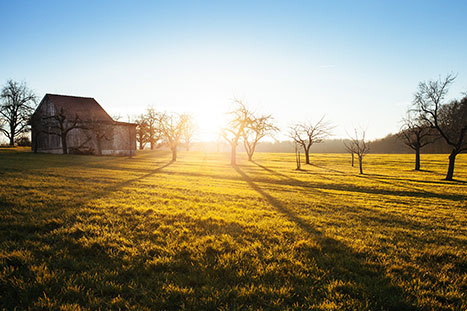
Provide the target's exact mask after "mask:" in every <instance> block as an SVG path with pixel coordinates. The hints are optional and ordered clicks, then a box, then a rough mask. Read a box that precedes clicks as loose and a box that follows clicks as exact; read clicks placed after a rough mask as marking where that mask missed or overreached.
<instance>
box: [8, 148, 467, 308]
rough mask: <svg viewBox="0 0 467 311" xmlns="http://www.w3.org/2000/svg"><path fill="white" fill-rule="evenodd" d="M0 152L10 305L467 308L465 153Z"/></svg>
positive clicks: (39, 306) (75, 306)
mask: <svg viewBox="0 0 467 311" xmlns="http://www.w3.org/2000/svg"><path fill="white" fill-rule="evenodd" d="M412 158H413V156H411V155H368V157H367V158H366V159H365V172H366V174H364V175H362V176H361V175H359V174H358V169H357V168H352V167H351V166H350V156H349V155H340V154H332V155H324V154H320V155H313V156H312V158H311V160H312V163H313V165H309V166H304V169H303V170H301V171H297V170H295V162H294V156H293V155H290V154H256V155H255V162H253V163H252V162H248V161H246V159H245V158H244V157H243V156H242V155H240V160H239V165H238V167H235V168H233V167H231V166H230V165H229V164H228V163H229V157H228V155H227V154H222V153H207V154H205V153H183V152H182V153H181V154H180V157H179V160H178V161H177V162H174V163H171V162H170V161H169V160H170V155H169V154H167V153H165V152H149V151H148V152H140V153H139V154H138V156H136V157H134V158H132V159H129V158H114V157H92V156H72V155H69V156H61V155H45V154H32V153H28V152H20V151H18V150H1V151H0V173H1V176H2V178H1V179H0V189H1V190H0V308H5V309H7V310H10V309H14V308H15V307H16V308H18V309H28V308H30V309H34V310H36V309H39V310H44V309H62V310H80V309H89V308H91V309H97V308H101V309H134V310H158V309H166V310H167V309H169V310H172V309H199V310H244V309H252V310H287V309H294V310H303V309H316V310H343V309H344V310H345V309H347V310H411V309H422V310H433V309H434V310H463V309H466V308H467V297H466V295H465V292H467V226H466V223H467V206H466V193H467V165H466V163H467V157H466V156H465V155H461V156H459V159H458V161H457V167H456V172H455V176H456V178H457V181H454V182H446V181H444V180H443V177H444V173H445V170H446V166H447V155H424V156H423V158H422V168H424V169H425V170H424V171H421V172H415V171H413V170H412V166H413V162H412V161H413V159H412Z"/></svg>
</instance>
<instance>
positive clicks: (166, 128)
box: [159, 113, 187, 161]
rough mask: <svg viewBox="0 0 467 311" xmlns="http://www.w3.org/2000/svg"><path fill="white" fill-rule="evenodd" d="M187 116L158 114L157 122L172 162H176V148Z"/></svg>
mask: <svg viewBox="0 0 467 311" xmlns="http://www.w3.org/2000/svg"><path fill="white" fill-rule="evenodd" d="M186 120H187V115H178V114H175V113H173V114H168V113H161V114H159V122H160V129H161V133H162V136H163V138H164V140H165V142H166V143H167V145H168V146H169V148H170V150H171V151H172V161H176V160H177V148H178V146H179V144H180V139H181V138H182V135H183V130H184V127H185V123H186Z"/></svg>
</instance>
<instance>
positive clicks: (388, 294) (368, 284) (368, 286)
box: [234, 166, 413, 310]
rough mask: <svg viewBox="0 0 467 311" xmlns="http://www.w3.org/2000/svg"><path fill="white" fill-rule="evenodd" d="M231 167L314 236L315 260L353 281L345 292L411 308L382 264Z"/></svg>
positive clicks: (333, 275)
mask: <svg viewBox="0 0 467 311" xmlns="http://www.w3.org/2000/svg"><path fill="white" fill-rule="evenodd" d="M234 169H235V170H236V171H237V173H238V174H239V175H240V176H241V177H242V179H243V180H244V181H245V182H246V183H248V185H249V186H250V187H251V188H252V189H253V190H255V191H256V192H258V193H259V194H260V195H261V196H263V197H264V198H265V199H266V200H267V201H268V202H269V203H270V204H271V205H272V206H273V207H274V208H276V209H277V210H278V211H279V212H280V213H282V214H283V215H284V216H286V217H287V218H288V219H289V220H291V221H292V222H294V223H295V224H297V225H298V226H299V227H300V228H301V229H302V230H303V231H305V232H306V233H307V234H308V235H309V237H311V238H313V239H314V240H316V241H317V242H318V244H319V246H320V248H321V251H316V250H315V251H313V252H312V253H311V254H310V255H311V256H314V258H315V260H316V262H317V264H318V265H319V266H320V267H321V268H322V269H323V270H325V271H328V272H329V274H330V275H329V276H328V277H330V279H331V280H342V281H346V282H351V283H355V284H356V288H358V290H357V291H356V292H353V291H352V290H350V291H349V292H346V293H345V294H348V295H350V296H351V297H353V298H355V299H363V300H365V301H366V302H367V303H368V304H370V305H373V307H374V308H375V309H379V310H411V309H413V306H412V305H411V303H410V302H409V301H408V300H406V298H405V297H404V296H403V293H402V291H401V289H400V288H398V287H396V286H394V285H392V284H391V281H390V280H389V279H387V278H386V277H384V276H383V274H384V272H383V271H382V268H381V267H377V266H370V265H368V264H365V263H364V260H365V255H364V254H361V253H356V252H355V251H353V250H352V249H351V248H349V247H347V246H346V245H345V244H343V243H342V242H339V241H337V240H335V239H333V238H330V237H327V236H325V235H324V234H323V233H322V232H321V231H319V230H317V229H316V228H314V227H313V226H311V225H310V224H309V223H308V222H306V221H305V220H304V219H302V218H301V217H300V216H299V215H297V214H296V213H295V212H293V211H291V210H290V209H288V208H287V206H285V205H284V204H283V203H282V202H280V201H279V200H277V199H276V198H274V197H273V196H271V195H270V194H268V193H266V192H265V191H264V190H263V189H261V187H259V186H258V185H257V184H255V183H254V181H253V180H252V179H251V178H250V177H249V176H248V175H246V174H245V173H244V172H243V171H242V170H241V169H240V168H239V167H238V166H234Z"/></svg>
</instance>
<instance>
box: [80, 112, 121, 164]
mask: <svg viewBox="0 0 467 311" xmlns="http://www.w3.org/2000/svg"><path fill="white" fill-rule="evenodd" d="M113 125H114V122H110V121H102V120H89V121H86V122H83V123H82V124H81V125H80V128H82V129H85V130H86V132H87V133H90V135H91V136H90V138H91V139H92V138H95V140H96V145H97V154H98V155H102V143H103V141H105V140H106V141H109V140H111V139H112V138H113V135H114V131H113V128H114V126H113Z"/></svg>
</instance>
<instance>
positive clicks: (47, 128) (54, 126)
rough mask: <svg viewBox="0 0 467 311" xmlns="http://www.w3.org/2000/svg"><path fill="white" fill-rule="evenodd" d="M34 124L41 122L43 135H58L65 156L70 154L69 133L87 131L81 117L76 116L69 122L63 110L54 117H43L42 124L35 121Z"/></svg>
mask: <svg viewBox="0 0 467 311" xmlns="http://www.w3.org/2000/svg"><path fill="white" fill-rule="evenodd" d="M33 122H40V123H38V124H42V125H41V130H42V132H43V133H46V134H49V135H57V136H58V137H60V139H61V143H62V151H63V154H68V144H67V136H68V133H69V132H70V131H71V130H73V129H77V128H81V129H87V128H86V127H85V126H83V123H82V122H81V120H80V118H79V116H78V115H77V114H76V115H75V116H74V118H73V119H71V120H69V119H68V118H67V116H66V115H65V112H64V110H63V108H61V109H60V111H59V112H58V113H57V112H56V113H55V114H54V115H52V116H48V117H42V122H41V121H39V120H33Z"/></svg>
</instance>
